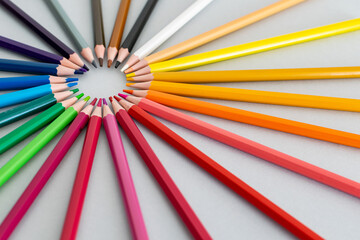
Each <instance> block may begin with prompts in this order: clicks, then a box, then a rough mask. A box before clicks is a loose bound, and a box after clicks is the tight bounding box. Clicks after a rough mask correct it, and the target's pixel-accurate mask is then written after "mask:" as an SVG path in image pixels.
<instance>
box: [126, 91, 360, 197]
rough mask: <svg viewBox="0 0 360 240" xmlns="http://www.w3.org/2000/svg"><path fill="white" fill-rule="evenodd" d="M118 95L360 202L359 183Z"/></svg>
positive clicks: (144, 101) (162, 108) (141, 100)
mask: <svg viewBox="0 0 360 240" xmlns="http://www.w3.org/2000/svg"><path fill="white" fill-rule="evenodd" d="M119 95H120V96H121V97H123V98H125V99H126V100H128V101H130V102H131V103H133V104H136V105H138V106H139V107H140V108H142V109H144V110H145V111H148V112H150V113H152V114H154V115H156V116H159V117H161V118H163V119H166V120H168V121H170V122H173V123H175V124H178V125H180V126H182V127H184V128H188V129H190V130H192V131H194V132H197V133H199V134H202V135H204V136H207V137H209V138H212V139H214V140H217V141H219V142H222V143H224V144H226V145H228V146H231V147H234V148H237V149H239V150H240V151H243V152H246V153H248V154H251V155H253V156H255V157H258V158H261V159H263V160H265V161H268V162H271V163H273V164H276V165H278V166H280V167H283V168H286V169H288V170H290V171H293V172H295V173H298V174H300V175H303V176H305V177H308V178H310V179H313V180H315V181H318V182H320V183H323V184H325V185H328V186H330V187H333V188H335V189H338V190H340V191H343V192H345V193H348V194H350V195H353V196H355V197H357V198H360V183H357V182H355V181H352V180H350V179H347V178H345V177H342V176H340V175H338V174H335V173H332V172H330V171H327V170H325V169H322V168H319V167H317V166H314V165H312V164H310V163H307V162H305V161H302V160H300V159H298V158H295V157H292V156H289V155H287V154H285V153H282V152H279V151H277V150H275V149H272V148H269V147H267V146H264V145H262V144H260V143H257V142H254V141H251V140H250V139H247V138H244V137H241V136H239V135H237V134H235V133H232V132H229V131H226V130H225V129H222V128H219V127H216V126H214V125H212V124H209V123H207V122H204V121H201V120H199V119H197V118H194V117H191V116H189V115H187V114H184V113H182V112H179V111H176V110H174V109H172V108H169V107H166V106H164V105H161V104H159V103H156V102H153V101H151V100H149V99H146V98H139V97H135V96H128V95H124V94H121V93H119Z"/></svg>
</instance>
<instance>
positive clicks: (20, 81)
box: [0, 75, 79, 91]
mask: <svg viewBox="0 0 360 240" xmlns="http://www.w3.org/2000/svg"><path fill="white" fill-rule="evenodd" d="M78 80H79V79H77V78H63V77H54V76H50V75H38V76H26V77H7V78H0V90H1V91H5V90H19V89H24V88H31V87H37V86H41V85H45V84H60V83H68V82H74V81H78Z"/></svg>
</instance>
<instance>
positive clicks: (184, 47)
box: [146, 0, 304, 64]
mask: <svg viewBox="0 0 360 240" xmlns="http://www.w3.org/2000/svg"><path fill="white" fill-rule="evenodd" d="M303 1H304V0H280V1H278V2H275V3H274V4H271V5H269V6H267V7H265V8H262V9H260V10H257V11H255V12H253V13H250V14H248V15H245V16H243V17H240V18H237V19H235V20H233V21H231V22H228V23H226V24H224V25H221V26H219V27H216V28H214V29H212V30H210V31H207V32H205V33H202V34H200V35H197V36H195V37H193V38H190V39H188V40H186V41H184V42H181V43H179V44H176V45H174V46H172V47H169V48H166V49H164V50H162V51H159V52H157V53H154V54H152V55H150V56H148V57H146V61H147V62H148V64H151V63H155V62H161V61H165V60H167V59H170V58H173V57H176V56H178V55H180V54H183V53H185V52H188V51H190V50H192V49H195V48H197V47H199V46H202V45H204V44H207V43H209V42H211V41H214V40H216V39H218V38H221V37H223V36H225V35H228V34H230V33H232V32H234V31H237V30H239V29H241V28H244V27H246V26H249V25H251V24H253V23H255V22H258V21H260V20H263V19H264V18H267V17H270V16H272V15H274V14H277V13H279V12H281V11H283V10H286V9H288V8H290V7H293V6H294V5H297V4H299V3H301V2H303Z"/></svg>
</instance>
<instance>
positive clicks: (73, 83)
mask: <svg viewBox="0 0 360 240" xmlns="http://www.w3.org/2000/svg"><path fill="white" fill-rule="evenodd" d="M77 84H78V83H77V82H71V83H68V84H67V86H68V87H73V86H76V85H77Z"/></svg>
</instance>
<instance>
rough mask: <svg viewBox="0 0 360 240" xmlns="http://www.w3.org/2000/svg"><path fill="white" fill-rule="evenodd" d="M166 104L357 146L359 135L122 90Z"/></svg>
mask: <svg viewBox="0 0 360 240" xmlns="http://www.w3.org/2000/svg"><path fill="white" fill-rule="evenodd" d="M124 92H127V93H130V94H133V95H135V96H138V97H146V98H147V99H150V100H152V101H155V102H157V103H161V104H164V105H166V106H169V107H175V108H179V109H184V110H187V111H191V112H197V113H201V114H205V115H209V116H214V117H218V118H223V119H228V120H232V121H236V122H242V123H247V124H250V125H254V126H259V127H263V128H269V129H273V130H277V131H282V132H287V133H292V134H296V135H300V136H304V137H309V138H314V139H319V140H323V141H327V142H332V143H338V144H342V145H346V146H351V147H356V148H360V135H358V134H354V133H348V132H343V131H339V130H335V129H331V128H325V127H321V126H316V125H312V124H307V123H302V122H297V121H293V120H289V119H284V118H278V117H273V116H269V115H265V114H261V113H255V112H250V111H245V110H241V109H237V108H232V107H227V106H222V105H218V104H214V103H208V102H204V101H200V100H195V99H191V98H185V97H180V96H176V95H171V94H167V93H162V92H156V91H153V90H124Z"/></svg>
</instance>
